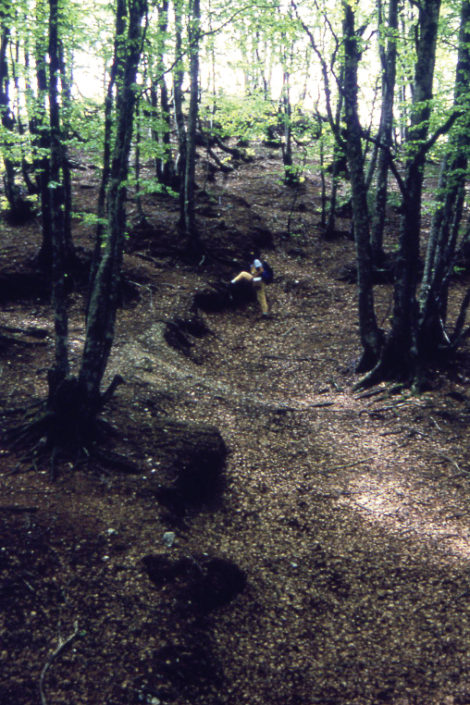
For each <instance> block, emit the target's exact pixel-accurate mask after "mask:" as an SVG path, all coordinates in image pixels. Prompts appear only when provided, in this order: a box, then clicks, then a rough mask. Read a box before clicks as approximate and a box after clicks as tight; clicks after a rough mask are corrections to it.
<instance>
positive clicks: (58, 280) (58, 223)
mask: <svg viewBox="0 0 470 705" xmlns="http://www.w3.org/2000/svg"><path fill="white" fill-rule="evenodd" d="M49 12H50V16H49V120H50V183H49V184H48V194H49V204H50V205H49V208H50V213H51V240H52V304H53V309H54V329H55V362H54V368H53V370H52V373H51V375H50V378H49V379H50V384H51V390H50V392H51V394H53V393H54V391H55V389H56V388H57V386H58V385H59V384H61V383H62V382H63V381H64V380H65V378H66V377H67V375H68V373H69V361H68V316H67V305H66V296H65V290H64V283H65V244H66V243H65V208H64V190H63V180H62V176H63V151H62V143H61V120H60V105H59V85H58V79H59V73H60V59H59V36H58V30H59V6H58V0H49Z"/></svg>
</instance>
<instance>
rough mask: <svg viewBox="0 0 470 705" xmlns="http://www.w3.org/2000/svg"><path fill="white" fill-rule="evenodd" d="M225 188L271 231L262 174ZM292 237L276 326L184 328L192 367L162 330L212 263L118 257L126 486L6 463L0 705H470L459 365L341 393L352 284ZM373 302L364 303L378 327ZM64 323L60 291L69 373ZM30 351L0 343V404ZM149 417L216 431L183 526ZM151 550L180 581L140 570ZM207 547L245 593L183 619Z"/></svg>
mask: <svg viewBox="0 0 470 705" xmlns="http://www.w3.org/2000/svg"><path fill="white" fill-rule="evenodd" d="M272 166H273V165H272V164H269V163H268V164H267V165H266V169H271V168H272ZM263 173H264V177H262V175H263ZM256 184H258V185H256ZM229 187H230V189H231V191H230V193H232V192H233V193H234V194H235V195H237V193H239V194H240V193H241V192H242V190H243V197H244V199H247V200H249V199H250V197H252V198H253V199H254V204H253V205H252V206H251V208H253V209H255V210H256V212H257V213H258V215H259V217H260V219H262V223H263V224H265V223H268V225H269V228H268V229H270V230H271V229H274V223H275V222H276V218H277V219H278V220H282V217H281V213H282V209H283V208H284V211H286V210H288V208H289V203H290V199H291V195H290V194H289V193H288V192H286V193H284V192H283V191H282V188H281V187H280V186H279V185H278V184H277V183H276V181H275V179H274V177H272V176H270V175H269V174H267V172H266V170H265V171H264V172H263V169H262V165H261V164H260V163H259V162H257V163H256V164H255V166H254V167H253V169H252V171H251V172H250V173H249V174H247V175H246V180H243V179H240V181H237V180H235V179H234V181H233V183H231V184H229V186H228V185H227V184H225V185H224V187H223V188H224V189H226V190H227V189H229ZM257 189H259V190H257ZM263 191H264V193H265V194H266V203H263V202H262V200H261V195H260V194H261V192H263ZM274 192H276V193H277V194H278V195H277V201H276V208H277V209H278V210H275V209H274V208H273V207H272V204H273V203H274V201H273V194H274ZM281 197H282V198H283V199H284V200H282V202H281ZM304 198H306V197H305V196H304ZM235 202H236V201H233V203H235ZM237 203H238V205H237V206H236V208H242V209H245V208H250V206H245V205H244V204H243V203H240V202H239V201H238V202H237ZM269 204H271V207H270V210H269V211H265V210H264V209H265V208H268V207H269ZM222 205H223V202H222ZM229 210H230V209H229ZM243 212H244V214H245V215H244V217H246V212H245V210H244V211H243ZM302 212H303V211H301V213H302ZM224 217H228V216H227V215H225V216H224ZM234 217H235V220H236V214H235V216H234ZM305 217H306V216H305ZM240 220H241V218H240ZM282 223H285V219H284V220H282ZM279 227H280V226H279ZM283 227H284V226H282V227H280V230H281V231H282V229H283ZM312 232H313V228H312ZM292 245H293V243H292V242H291V241H286V240H283V239H281V238H278V239H276V249H275V251H274V252H272V253H270V254H269V260H270V261H271V262H272V264H273V265H274V269H275V272H276V281H275V283H274V284H273V285H272V286H271V287H270V288H269V292H268V293H269V299H270V305H271V311H272V316H271V318H269V319H266V320H265V319H261V318H260V317H259V312H258V310H257V308H256V304H253V305H251V304H250V305H249V306H248V307H247V308H246V309H242V310H237V311H228V312H224V313H213V314H202V316H203V319H204V321H205V322H206V324H207V326H208V328H209V329H210V333H209V334H208V335H206V336H205V337H202V338H196V337H191V338H190V342H191V343H192V347H191V348H190V351H189V354H188V355H184V354H182V353H181V352H178V351H177V350H175V349H173V348H172V347H170V346H169V345H168V343H167V342H166V341H165V337H164V328H165V324H166V322H167V321H169V320H172V319H173V318H174V316H175V315H184V314H185V312H187V311H188V310H189V309H190V307H191V304H192V301H193V296H194V293H195V291H196V290H198V289H201V288H204V287H206V286H207V283H208V281H210V280H213V279H223V280H225V281H226V280H228V279H229V278H230V276H231V274H232V272H230V268H225V269H223V270H222V271H216V272H215V271H214V270H207V269H206V270H204V269H202V270H201V271H199V272H194V271H193V270H191V269H190V268H189V267H185V266H182V265H181V264H178V263H177V261H176V260H173V261H171V260H168V259H164V258H162V259H160V260H158V261H156V260H155V253H154V254H153V255H152V256H151V257H150V259H149V258H148V259H141V258H139V254H138V253H136V252H134V253H133V254H132V255H129V257H128V258H127V262H126V268H127V272H128V277H129V278H131V279H132V280H133V281H135V282H136V283H137V284H138V285H139V292H140V297H139V299H138V300H136V301H135V302H133V303H132V304H131V305H128V306H126V307H125V308H124V309H123V310H122V311H121V312H120V315H119V321H118V330H117V335H116V344H115V346H114V349H113V354H112V359H111V362H110V366H109V370H108V374H109V377H110V378H111V377H112V376H113V375H114V374H115V373H117V372H119V373H120V374H122V375H123V376H124V377H125V379H126V385H124V386H123V387H120V388H119V391H118V392H117V394H116V397H115V398H114V399H113V400H112V403H111V406H110V409H109V411H108V412H107V417H108V418H109V420H111V421H112V423H113V424H114V425H115V427H116V429H117V436H116V439H115V445H116V448H118V449H120V450H123V449H125V450H126V452H127V453H128V455H129V457H131V458H133V459H134V460H135V461H136V462H138V463H139V465H140V467H141V468H142V473H141V474H140V475H135V476H131V475H127V474H119V473H115V472H112V471H109V470H108V471H105V469H104V468H101V467H98V466H96V467H94V466H92V467H88V468H80V469H75V470H73V469H72V464H66V463H63V464H62V466H61V470H60V474H59V478H58V480H57V481H56V483H54V484H51V483H50V482H49V481H48V469H47V468H43V467H37V468H31V467H30V464H28V463H27V462H26V461H24V462H21V458H20V454H18V455H13V454H10V453H8V452H7V451H6V450H2V451H1V452H2V470H3V475H2V477H1V495H2V499H1V503H0V525H1V534H0V537H1V545H0V579H1V582H0V598H1V606H2V608H3V610H2V614H1V619H2V623H1V640H2V641H1V646H0V659H1V663H2V669H1V675H0V703H1V705H10V703H11V704H12V705H13V704H14V705H33V704H34V703H37V702H40V695H41V694H42V697H43V703H44V702H46V703H50V704H54V705H65V704H67V705H68V704H69V703H72V702H73V703H74V705H137V704H139V703H149V704H153V705H158V703H161V704H162V705H167V704H168V705H170V704H171V705H215V704H217V705H232V704H233V705H235V703H236V704H237V705H238V704H240V703H247V704H248V703H249V704H250V705H278V704H279V705H313V704H317V703H318V704H319V705H326V704H328V703H331V704H335V705H339V704H340V705H343V704H349V703H351V704H355V705H356V704H357V705H376V704H377V703H390V704H391V705H412V704H415V703H416V704H419V705H424V704H426V705H431V704H435V705H457V704H460V705H463V704H464V703H470V682H469V678H468V671H469V666H470V653H469V649H468V644H469V643H470V616H469V612H468V609H467V603H468V600H469V599H470V511H469V508H468V507H469V501H468V500H469V498H470V485H469V480H470V478H469V473H470V463H469V457H468V451H467V442H466V431H467V425H468V420H469V407H468V401H467V398H466V389H467V384H468V379H467V377H466V375H467V374H468V370H466V369H465V362H464V361H462V366H461V367H460V368H459V370H458V373H456V375H455V379H454V381H453V382H449V381H446V380H444V379H438V378H436V381H435V385H434V389H432V390H430V391H429V392H427V393H426V394H424V395H422V396H420V397H415V396H412V395H411V394H410V393H409V392H408V391H406V390H397V389H395V390H394V389H393V388H389V387H385V386H384V387H383V388H381V389H378V390H377V389H376V390H373V391H374V393H373V394H371V393H367V394H355V393H353V392H352V384H353V382H354V381H355V377H354V373H353V370H354V362H355V359H356V358H357V356H358V341H357V324H356V314H355V289H354V286H351V285H348V284H345V283H343V282H340V281H338V280H336V279H334V277H333V275H334V274H335V273H336V272H337V270H338V268H339V266H340V265H341V264H342V263H345V262H348V261H349V260H350V259H351V258H352V256H353V247H352V244H351V243H349V242H347V241H346V242H345V241H338V242H336V243H328V244H326V243H322V242H321V241H320V240H319V239H318V237H317V236H316V235H312V236H311V237H310V238H309V239H304V240H303V241H300V243H299V242H296V243H295V247H293V246H292ZM299 245H300V246H299ZM390 297H391V292H390V290H389V289H387V288H386V287H383V288H381V289H380V290H378V299H379V301H378V310H379V319H380V320H382V319H384V318H385V317H386V316H387V315H388V312H389V304H390ZM82 309H83V304H82V300H81V297H80V296H79V295H78V294H74V295H73V296H72V308H71V311H72V321H71V344H72V351H73V355H74V356H75V358H76V359H78V357H79V353H80V347H81V344H82V340H83V322H82V315H83V310H82ZM2 323H3V324H8V325H9V326H10V327H20V328H27V327H28V326H35V327H38V328H46V329H48V330H49V331H50V330H51V323H50V311H49V310H48V307H47V306H46V305H45V304H44V302H42V301H37V302H35V303H34V307H31V304H30V303H28V302H24V303H21V302H18V301H15V302H14V303H9V304H6V305H5V307H4V309H3V312H2ZM39 342H40V343H41V344H40V345H37V344H34V345H29V346H16V347H15V346H13V347H12V348H10V349H9V351H7V352H4V353H3V355H2V358H1V361H0V362H1V366H2V371H3V376H2V387H1V400H2V406H3V408H4V409H6V410H8V409H9V408H10V407H12V406H15V405H18V404H20V403H22V402H23V401H24V400H25V399H27V398H38V397H41V395H44V393H45V385H46V371H47V368H48V366H49V365H50V359H51V358H50V356H51V351H52V349H53V348H52V338H51V335H49V336H48V337H46V339H45V340H41V341H39ZM165 415H170V416H172V417H175V418H177V419H180V420H192V421H198V422H206V423H210V424H214V425H215V426H217V427H218V428H219V430H220V432H221V433H222V436H223V438H224V440H225V442H226V444H227V446H228V448H229V456H228V460H227V467H226V478H225V488H224V492H223V495H222V497H221V499H220V502H218V503H215V504H214V505H213V506H210V507H205V508H204V509H203V510H201V511H195V510H193V511H189V512H187V513H186V514H185V515H184V516H179V515H175V514H174V513H173V512H171V511H170V510H168V508H166V507H164V506H162V505H161V504H160V503H159V502H158V501H157V498H156V495H157V494H158V490H159V487H160V484H161V482H162V473H163V472H164V468H162V467H161V459H160V458H159V455H158V451H157V449H156V448H155V447H154V445H153V444H152V427H153V424H154V422H155V420H156V419H159V418H160V417H161V416H165ZM18 462H19V465H18ZM12 471H15V472H13V473H12ZM148 557H151V559H152V560H153V562H154V563H156V564H157V565H160V566H162V567H163V566H173V568H174V566H175V565H177V566H179V568H178V569H179V571H180V572H178V571H177V569H176V568H175V569H174V570H173V573H171V575H170V573H169V572H168V571H167V573H166V576H167V577H166V578H165V574H164V571H163V570H161V571H160V573H158V571H157V573H156V574H155V571H154V572H153V573H152V575H150V574H149V570H148V566H149V565H152V561H151V560H149V558H148ZM214 557H215V558H223V559H227V561H231V562H233V563H234V564H236V565H237V566H238V567H239V568H240V569H241V570H242V571H243V572H244V573H245V574H246V578H247V583H246V586H245V588H244V589H243V590H242V592H241V593H240V594H238V595H237V596H236V597H234V599H232V601H230V602H229V603H228V604H223V605H221V606H218V607H214V609H202V608H201V604H202V603H201V599H202V598H201V595H200V594H199V593H197V591H196V592H191V591H190V588H191V585H192V584H191V580H190V579H189V578H188V575H189V574H190V572H191V566H194V568H193V570H194V571H195V574H196V575H198V573H201V575H202V573H203V570H204V566H205V565H206V562H207V561H208V560H209V559H210V558H214ZM144 559H145V560H144ZM178 561H179V562H178ZM168 576H170V577H168ZM196 582H197V581H196ZM203 585H207V583H203Z"/></svg>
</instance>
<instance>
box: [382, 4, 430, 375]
mask: <svg viewBox="0 0 470 705" xmlns="http://www.w3.org/2000/svg"><path fill="white" fill-rule="evenodd" d="M439 10H440V0H424V2H423V3H422V4H421V5H420V11H419V28H418V29H419V33H418V38H417V57H416V64H415V78H414V86H413V104H412V106H411V118H410V126H409V129H408V139H407V160H406V164H405V179H404V192H403V215H402V218H401V223H400V234H399V249H398V256H397V267H396V271H397V278H396V282H395V290H394V310H393V322H392V331H391V334H390V337H389V340H388V341H387V346H386V351H385V355H384V364H385V367H386V368H387V369H386V370H385V374H386V375H391V376H399V377H401V378H406V379H409V378H410V377H413V375H414V373H415V371H416V365H417V358H418V349H417V323H418V304H417V300H416V288H417V283H418V271H419V256H420V243H419V240H420V228H421V200H422V188H423V178H424V166H425V161H426V150H427V145H426V138H427V136H428V132H429V117H430V114H431V99H432V85H433V76H434V64H435V58H436V40H437V30H438V20H439Z"/></svg>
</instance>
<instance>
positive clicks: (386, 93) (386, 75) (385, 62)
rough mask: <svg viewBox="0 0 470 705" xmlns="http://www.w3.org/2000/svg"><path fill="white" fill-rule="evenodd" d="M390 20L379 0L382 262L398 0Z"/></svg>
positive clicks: (377, 255)
mask: <svg viewBox="0 0 470 705" xmlns="http://www.w3.org/2000/svg"><path fill="white" fill-rule="evenodd" d="M388 7H389V11H388V24H387V29H386V30H385V31H383V29H382V27H381V25H382V4H381V0H378V9H379V34H380V35H382V34H388V37H387V43H386V46H384V37H382V36H380V37H379V48H380V61H381V65H382V108H381V115H380V127H379V134H378V139H379V142H380V145H381V146H382V145H383V147H384V148H380V150H379V154H378V162H377V185H376V192H375V211H374V217H373V220H372V233H371V244H372V258H373V261H374V264H375V265H377V266H380V265H381V264H382V262H383V257H384V253H383V233H384V227H385V213H386V207H387V186H388V165H389V149H390V148H391V146H392V130H393V103H394V94H395V75H396V57H397V45H396V36H395V35H396V30H397V28H398V0H389V6H388Z"/></svg>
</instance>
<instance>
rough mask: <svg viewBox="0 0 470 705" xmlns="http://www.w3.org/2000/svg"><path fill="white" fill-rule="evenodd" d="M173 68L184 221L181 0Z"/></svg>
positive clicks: (177, 0)
mask: <svg viewBox="0 0 470 705" xmlns="http://www.w3.org/2000/svg"><path fill="white" fill-rule="evenodd" d="M174 10H175V52H176V58H175V62H176V65H175V70H174V73H173V102H174V109H175V110H174V112H175V127H176V135H177V139H178V160H177V167H178V173H177V177H178V191H179V203H180V221H181V222H183V221H184V202H185V199H186V193H185V185H186V183H185V173H186V125H185V120H184V112H183V80H184V70H183V66H182V56H183V16H182V12H183V10H182V0H175V3H174Z"/></svg>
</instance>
